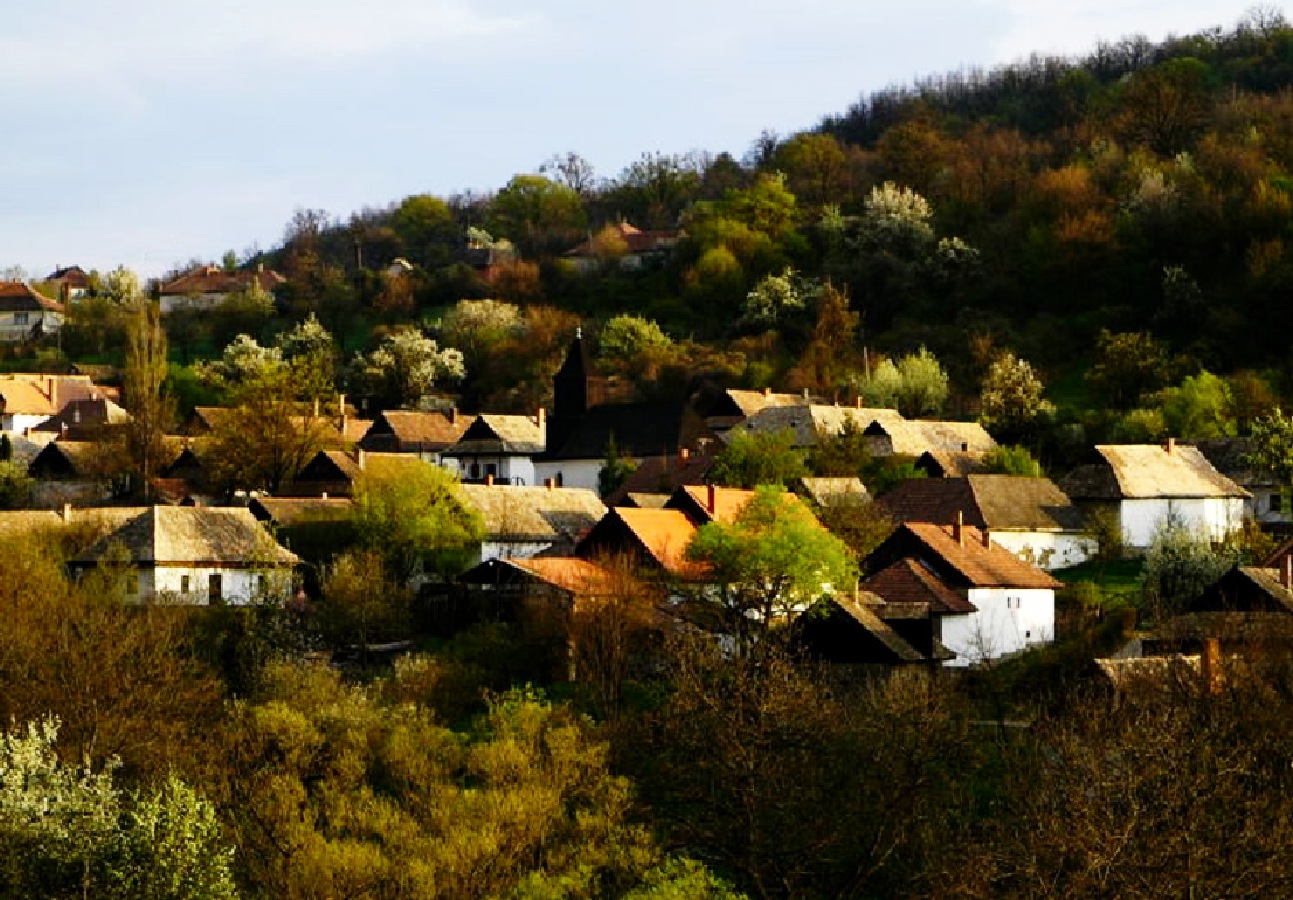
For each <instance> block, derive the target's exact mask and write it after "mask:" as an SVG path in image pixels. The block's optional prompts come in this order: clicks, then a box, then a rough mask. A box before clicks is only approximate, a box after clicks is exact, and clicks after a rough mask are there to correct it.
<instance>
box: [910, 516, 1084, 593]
mask: <svg viewBox="0 0 1293 900" xmlns="http://www.w3.org/2000/svg"><path fill="white" fill-rule="evenodd" d="M903 530H906V531H908V532H910V533H911V534H913V535H914V536H915V537H917V538H918V539H919V540H920V541H921V543H923V544H924V545H925V546H926V547H927V548H928V549H929V550H930V551H932V552H933V553H935V554H936V555H938V556H939V557H941V558H942V559H943V560H944V561H945V562H946V563H947V564H948V565H950V566H951V567H952V568H953V569H954V570H955V571H956V572H957V573H958V574H959V575H960V577H961V579H963V581H964V586H965V587H976V588H978V587H983V588H988V587H1012V588H1021V589H1022V588H1041V589H1045V588H1050V589H1052V590H1054V589H1056V588H1059V587H1062V585H1061V584H1060V582H1058V581H1056V580H1055V579H1054V578H1052V577H1051V576H1050V575H1048V574H1046V573H1045V572H1043V571H1042V570H1041V569H1039V568H1037V567H1036V566H1034V565H1032V564H1030V563H1027V562H1024V561H1023V560H1022V559H1020V558H1019V557H1017V556H1015V555H1014V554H1013V553H1011V552H1010V551H1009V550H1007V549H1005V548H1004V547H1002V546H1000V545H999V544H994V543H992V542H991V541H988V542H987V546H984V533H983V532H982V531H980V530H979V529H977V528H974V527H972V526H969V525H966V526H965V527H964V528H963V529H962V535H963V539H962V540H960V541H958V540H957V539H956V538H955V537H954V536H953V531H954V528H953V527H950V526H943V525H935V524H932V523H928V522H906V523H904V524H903V525H902V526H901V527H900V528H899V531H903ZM958 587H959V585H958Z"/></svg>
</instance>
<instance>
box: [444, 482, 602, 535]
mask: <svg viewBox="0 0 1293 900" xmlns="http://www.w3.org/2000/svg"><path fill="white" fill-rule="evenodd" d="M459 490H460V491H461V493H462V496H463V498H464V500H465V501H466V502H467V503H468V504H470V505H471V506H472V507H473V508H475V509H476V510H477V511H478V512H479V513H480V514H481V517H482V518H483V519H484V520H485V531H486V532H487V534H488V535H489V538H490V539H493V540H499V539H502V540H510V541H536V542H565V543H573V542H574V541H575V540H577V539H578V538H579V537H581V536H582V535H583V534H584V533H586V532H587V531H588V530H589V529H591V528H592V527H593V526H594V525H596V524H597V523H598V521H600V520H601V518H602V517H603V516H604V515H606V505H605V504H604V503H602V501H601V499H600V498H599V497H598V496H597V495H596V494H595V493H593V492H592V491H590V490H586V489H584V488H558V487H552V488H549V487H520V486H516V485H509V484H463V485H459Z"/></svg>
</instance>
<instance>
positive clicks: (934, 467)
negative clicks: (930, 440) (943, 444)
mask: <svg viewBox="0 0 1293 900" xmlns="http://www.w3.org/2000/svg"><path fill="white" fill-rule="evenodd" d="M986 457H987V453H986V452H985V451H982V450H926V451H925V452H924V453H922V454H921V455H920V458H919V459H917V460H916V468H917V469H920V470H921V471H922V472H924V473H925V474H926V475H928V476H929V477H930V478H964V477H965V476H966V475H977V474H980V473H982V472H983V470H984V468H986V466H985V465H984V459H985V458H986Z"/></svg>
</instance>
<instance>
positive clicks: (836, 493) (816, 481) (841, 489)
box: [798, 477, 871, 506]
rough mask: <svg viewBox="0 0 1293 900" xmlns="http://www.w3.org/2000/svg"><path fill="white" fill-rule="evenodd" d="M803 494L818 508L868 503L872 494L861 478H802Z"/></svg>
mask: <svg viewBox="0 0 1293 900" xmlns="http://www.w3.org/2000/svg"><path fill="white" fill-rule="evenodd" d="M798 484H799V488H800V490H801V492H802V493H803V494H804V495H805V496H806V497H808V498H809V499H810V500H812V501H813V502H814V503H816V504H817V505H818V506H849V505H856V504H862V503H866V502H868V501H869V500H870V499H871V494H870V492H869V491H867V489H866V485H865V484H863V483H862V479H860V478H807V477H805V478H800V479H799V482H798Z"/></svg>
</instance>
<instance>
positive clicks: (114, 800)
mask: <svg viewBox="0 0 1293 900" xmlns="http://www.w3.org/2000/svg"><path fill="white" fill-rule="evenodd" d="M59 726H60V723H59V721H58V719H56V718H46V719H43V720H41V721H40V722H31V723H29V724H28V725H27V727H26V729H23V730H17V729H16V730H13V731H10V732H7V733H5V734H3V735H0V878H3V883H4V885H5V896H6V897H12V898H14V900H26V898H31V900H44V898H49V897H75V896H84V897H89V896H93V897H105V898H123V900H124V898H141V900H232V898H234V897H235V896H236V895H237V894H236V891H235V888H234V883H233V877H232V872H231V865H230V863H231V862H232V859H233V851H232V850H231V849H229V848H227V847H225V846H223V845H222V842H221V838H220V826H219V823H218V821H217V819H216V814H215V809H214V807H212V805H211V804H210V803H209V802H207V801H206V800H203V799H202V798H200V797H198V796H197V794H195V793H194V792H193V790H192V789H191V788H189V787H188V786H187V785H185V784H184V783H183V782H181V781H180V780H179V779H177V778H175V777H174V776H171V777H170V778H168V779H167V780H166V781H165V782H164V783H163V785H162V787H161V788H160V790H157V791H155V792H149V793H145V792H138V793H135V794H129V795H128V794H123V793H122V792H121V791H120V790H119V789H118V788H117V787H116V786H115V785H114V784H113V777H112V771H113V769H114V768H115V767H116V766H115V764H114V763H109V764H108V765H107V766H105V767H102V768H100V769H98V770H97V771H96V770H95V769H94V768H93V767H92V766H91V765H90V763H89V761H88V760H86V761H83V762H82V764H81V765H66V764H64V763H63V762H61V761H60V760H59V758H58V754H57V753H56V751H55V749H54V744H55V742H56V740H57V738H58V732H59Z"/></svg>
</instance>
